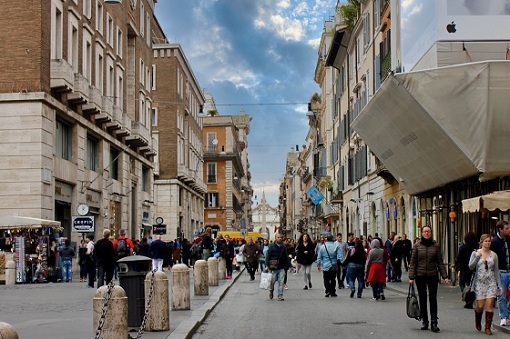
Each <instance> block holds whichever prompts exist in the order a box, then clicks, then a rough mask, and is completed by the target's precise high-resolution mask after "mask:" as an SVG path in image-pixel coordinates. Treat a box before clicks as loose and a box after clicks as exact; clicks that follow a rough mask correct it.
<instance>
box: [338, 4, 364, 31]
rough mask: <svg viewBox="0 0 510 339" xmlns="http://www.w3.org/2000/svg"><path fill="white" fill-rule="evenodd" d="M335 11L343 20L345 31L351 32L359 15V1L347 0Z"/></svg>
mask: <svg viewBox="0 0 510 339" xmlns="http://www.w3.org/2000/svg"><path fill="white" fill-rule="evenodd" d="M336 10H337V12H338V13H339V14H340V15H341V17H342V18H343V21H344V22H345V24H346V25H347V29H349V30H351V31H352V30H353V28H354V25H355V24H356V21H357V20H358V18H359V16H360V14H361V1H360V0H348V1H347V3H346V4H341V5H338V7H337V8H336Z"/></svg>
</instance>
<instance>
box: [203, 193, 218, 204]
mask: <svg viewBox="0 0 510 339" xmlns="http://www.w3.org/2000/svg"><path fill="white" fill-rule="evenodd" d="M219 200H220V199H219V194H218V193H207V195H206V199H205V207H219V206H220V201H219Z"/></svg>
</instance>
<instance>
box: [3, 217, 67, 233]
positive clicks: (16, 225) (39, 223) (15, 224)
mask: <svg viewBox="0 0 510 339" xmlns="http://www.w3.org/2000/svg"><path fill="white" fill-rule="evenodd" d="M57 226H60V221H55V220H47V219H39V218H32V217H20V216H17V215H8V216H3V217H0V229H4V230H5V229H20V228H28V229H36V228H43V227H57Z"/></svg>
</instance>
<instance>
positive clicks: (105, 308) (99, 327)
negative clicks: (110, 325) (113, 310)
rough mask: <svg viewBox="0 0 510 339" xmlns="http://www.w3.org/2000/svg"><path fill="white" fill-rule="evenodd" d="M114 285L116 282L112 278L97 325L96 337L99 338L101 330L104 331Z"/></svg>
mask: <svg viewBox="0 0 510 339" xmlns="http://www.w3.org/2000/svg"><path fill="white" fill-rule="evenodd" d="M114 286H115V282H114V281H113V279H112V280H111V281H110V283H109V284H108V288H107V290H106V295H105V297H104V303H103V308H102V310H101V317H100V318H99V323H98V325H97V329H96V336H95V339H99V338H100V337H101V332H102V331H103V326H104V323H105V321H106V313H108V303H109V302H110V299H111V298H112V292H113V287H114Z"/></svg>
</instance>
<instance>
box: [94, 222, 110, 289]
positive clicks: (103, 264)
mask: <svg viewBox="0 0 510 339" xmlns="http://www.w3.org/2000/svg"><path fill="white" fill-rule="evenodd" d="M94 256H95V258H96V267H97V288H99V287H101V286H103V285H104V284H105V283H106V284H109V283H110V281H112V279H113V268H114V265H115V251H114V249H113V243H112V242H111V241H110V230H109V229H105V230H103V239H101V240H98V241H97V242H96V245H95V247H94ZM105 279H106V281H105Z"/></svg>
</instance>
